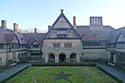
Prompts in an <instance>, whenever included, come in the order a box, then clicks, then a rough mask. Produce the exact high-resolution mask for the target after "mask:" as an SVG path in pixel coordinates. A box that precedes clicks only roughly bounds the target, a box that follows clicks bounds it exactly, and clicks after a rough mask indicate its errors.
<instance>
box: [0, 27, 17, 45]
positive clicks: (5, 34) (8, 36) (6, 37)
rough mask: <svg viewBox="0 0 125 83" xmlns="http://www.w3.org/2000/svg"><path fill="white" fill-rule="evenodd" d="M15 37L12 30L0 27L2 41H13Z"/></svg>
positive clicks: (0, 40)
mask: <svg viewBox="0 0 125 83" xmlns="http://www.w3.org/2000/svg"><path fill="white" fill-rule="evenodd" d="M14 37H15V35H14V32H13V31H12V30H10V29H6V28H2V27H0V43H12V41H13V39H14Z"/></svg>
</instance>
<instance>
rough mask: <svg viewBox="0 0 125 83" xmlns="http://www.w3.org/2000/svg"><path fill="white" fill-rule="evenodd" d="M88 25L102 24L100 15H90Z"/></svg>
mask: <svg viewBox="0 0 125 83" xmlns="http://www.w3.org/2000/svg"><path fill="white" fill-rule="evenodd" d="M90 25H101V26H102V25H103V23H102V17H90Z"/></svg>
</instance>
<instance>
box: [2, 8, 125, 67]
mask: <svg viewBox="0 0 125 83" xmlns="http://www.w3.org/2000/svg"><path fill="white" fill-rule="evenodd" d="M92 60H94V61H105V62H109V63H112V64H125V28H124V27H122V28H120V29H114V28H112V27H111V26H109V25H103V20H102V17H98V16H91V17H90V24H89V25H77V23H76V17H73V25H72V24H71V23H70V22H69V20H68V19H67V17H66V16H65V14H64V12H63V10H61V13H60V15H59V16H58V18H57V19H56V21H55V22H54V23H53V24H52V25H51V26H48V32H47V33H37V29H36V28H35V29H34V33H19V32H18V25H17V24H16V23H14V30H10V29H7V27H6V21H4V20H2V22H1V27H0V65H6V64H10V63H17V62H22V61H25V62H32V63H37V62H39V63H79V62H84V61H92Z"/></svg>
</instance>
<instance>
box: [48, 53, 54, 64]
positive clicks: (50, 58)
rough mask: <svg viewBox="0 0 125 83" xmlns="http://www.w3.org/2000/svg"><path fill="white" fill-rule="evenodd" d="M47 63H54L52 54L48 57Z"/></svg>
mask: <svg viewBox="0 0 125 83" xmlns="http://www.w3.org/2000/svg"><path fill="white" fill-rule="evenodd" d="M48 62H55V55H54V54H49V55H48Z"/></svg>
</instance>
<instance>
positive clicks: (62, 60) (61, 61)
mask: <svg viewBox="0 0 125 83" xmlns="http://www.w3.org/2000/svg"><path fill="white" fill-rule="evenodd" d="M59 62H60V63H64V62H66V55H65V54H60V55H59Z"/></svg>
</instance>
